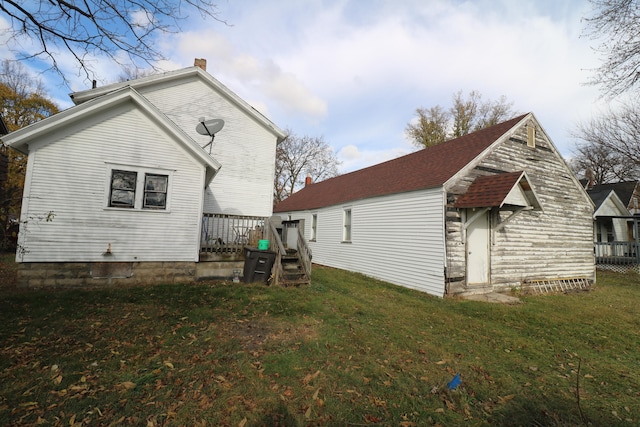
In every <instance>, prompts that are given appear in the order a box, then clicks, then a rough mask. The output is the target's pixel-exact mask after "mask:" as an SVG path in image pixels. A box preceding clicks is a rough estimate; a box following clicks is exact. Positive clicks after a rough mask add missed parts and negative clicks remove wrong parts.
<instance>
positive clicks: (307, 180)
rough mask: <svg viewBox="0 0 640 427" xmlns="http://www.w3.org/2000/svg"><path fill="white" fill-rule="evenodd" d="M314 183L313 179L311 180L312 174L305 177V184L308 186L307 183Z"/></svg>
mask: <svg viewBox="0 0 640 427" xmlns="http://www.w3.org/2000/svg"><path fill="white" fill-rule="evenodd" d="M311 184H313V181H312V180H311V175H310V174H307V177H306V178H305V179H304V186H305V187H306V186H307V185H311Z"/></svg>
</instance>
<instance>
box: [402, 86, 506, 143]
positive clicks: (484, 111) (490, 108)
mask: <svg viewBox="0 0 640 427" xmlns="http://www.w3.org/2000/svg"><path fill="white" fill-rule="evenodd" d="M512 107H513V103H512V102H508V101H507V98H506V97H505V96H502V97H500V98H499V99H498V100H497V101H483V99H482V95H481V94H480V92H478V91H471V92H469V95H468V96H467V98H466V99H465V98H464V97H463V95H462V91H458V92H457V93H455V94H454V95H453V105H452V106H451V107H450V108H449V110H445V109H444V108H442V107H441V106H440V105H436V106H435V107H431V108H428V109H427V108H418V109H416V115H417V117H416V118H414V119H413V120H412V121H411V122H409V123H408V124H407V126H406V128H405V132H406V134H407V136H408V137H409V138H410V139H411V140H412V141H413V143H414V144H415V145H416V146H418V147H421V148H426V147H431V146H432V145H437V144H440V143H441V142H444V141H446V140H449V139H452V138H457V137H460V136H463V135H467V134H469V133H471V132H475V131H477V130H480V129H483V128H485V127H488V126H493V125H495V124H498V123H500V122H502V121H504V120H507V119H510V118H511V117H512V116H513V115H514V113H513V110H512Z"/></svg>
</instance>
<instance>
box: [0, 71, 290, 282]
mask: <svg viewBox="0 0 640 427" xmlns="http://www.w3.org/2000/svg"><path fill="white" fill-rule="evenodd" d="M71 97H72V99H73V100H74V102H75V103H76V104H77V105H75V106H74V107H71V108H69V109H67V110H65V111H62V112H61V113H59V114H56V115H54V116H52V117H49V118H47V119H45V120H42V121H40V122H37V123H35V124H32V125H30V126H27V127H25V128H23V129H20V130H18V131H16V132H12V133H10V134H8V135H6V136H3V137H2V141H3V143H4V144H6V145H8V146H10V147H12V148H14V149H17V150H20V151H22V152H24V153H28V155H29V158H28V165H27V173H26V181H25V188H24V199H23V208H22V214H21V215H22V218H21V230H20V235H19V250H18V252H17V261H18V262H20V263H22V265H21V269H20V273H19V281H20V282H21V283H22V284H24V285H30V286H72V285H91V284H98V285H100V284H108V283H132V282H133V283H142V282H145V283H149V282H153V281H162V282H177V281H184V280H189V279H192V278H194V277H195V275H196V267H197V263H198V262H199V260H200V252H201V248H202V236H201V232H202V229H203V215H206V214H210V216H214V215H224V216H225V220H226V221H230V219H229V218H233V217H238V216H239V217H242V218H249V217H251V218H261V217H269V216H270V215H271V212H272V203H273V199H272V197H273V196H272V194H273V190H272V186H273V178H274V173H275V172H274V168H275V166H274V165H275V149H276V144H277V143H278V142H279V141H281V140H283V139H284V137H285V135H284V133H283V132H282V130H280V129H279V128H278V127H277V126H275V125H274V124H273V123H272V122H271V121H269V120H268V119H267V118H266V117H264V116H263V115H262V114H260V113H259V112H258V111H256V110H255V109H253V108H252V107H251V106H250V105H248V104H247V103H246V102H245V101H243V100H242V99H240V98H239V97H238V96H237V95H236V94H234V93H233V92H232V91H230V90H229V89H228V88H227V87H225V86H224V85H222V84H221V83H220V82H219V81H217V80H216V79H214V78H213V77H212V76H210V75H209V74H208V73H207V72H206V71H205V70H203V69H202V68H200V67H197V66H194V67H189V68H185V69H182V70H178V71H173V72H168V73H164V74H159V75H152V76H149V77H144V78H141V79H137V80H132V81H128V82H122V83H116V84H112V85H108V86H104V87H100V88H94V89H91V90H87V91H84V92H77V93H74V94H72V95H71ZM212 119H216V120H223V121H224V127H223V128H222V129H221V130H220V131H219V132H218V133H216V134H215V139H214V138H212V137H211V136H209V135H203V134H201V133H199V132H198V131H197V130H196V128H197V127H198V125H199V124H200V123H201V122H203V121H204V122H205V123H207V122H209V121H210V120H212ZM203 147H205V148H203ZM244 220H245V219H243V221H244Z"/></svg>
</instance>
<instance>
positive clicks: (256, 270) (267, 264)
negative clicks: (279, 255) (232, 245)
mask: <svg viewBox="0 0 640 427" xmlns="http://www.w3.org/2000/svg"><path fill="white" fill-rule="evenodd" d="M275 261H276V253H275V252H271V251H261V250H259V249H258V248H253V247H249V246H246V247H245V248H244V271H243V280H244V282H245V283H254V282H261V283H268V282H269V276H271V269H272V268H273V263H274V262H275Z"/></svg>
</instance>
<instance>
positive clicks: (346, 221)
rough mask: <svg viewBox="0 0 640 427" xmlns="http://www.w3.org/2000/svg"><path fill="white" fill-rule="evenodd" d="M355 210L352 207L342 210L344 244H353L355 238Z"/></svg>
mask: <svg viewBox="0 0 640 427" xmlns="http://www.w3.org/2000/svg"><path fill="white" fill-rule="evenodd" d="M352 233H353V210H352V209H351V206H349V207H345V208H343V209H342V243H351V241H352V240H351V239H352V238H353V234H352Z"/></svg>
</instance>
